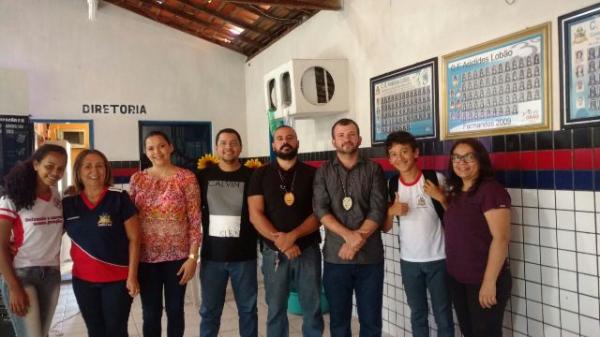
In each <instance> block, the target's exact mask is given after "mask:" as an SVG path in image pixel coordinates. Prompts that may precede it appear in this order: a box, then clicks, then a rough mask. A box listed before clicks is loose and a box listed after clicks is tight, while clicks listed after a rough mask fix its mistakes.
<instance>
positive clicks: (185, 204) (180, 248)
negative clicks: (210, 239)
mask: <svg viewBox="0 0 600 337" xmlns="http://www.w3.org/2000/svg"><path fill="white" fill-rule="evenodd" d="M130 195H131V199H132V200H133V203H134V204H135V206H136V207H137V209H138V212H139V213H138V216H139V218H140V224H141V229H142V236H141V238H142V240H141V241H142V247H141V252H140V262H163V261H174V260H180V259H185V258H187V256H188V255H189V249H190V246H191V245H192V244H200V241H201V240H202V234H201V232H200V188H199V187H198V181H197V180H196V176H195V175H194V174H193V173H192V172H191V171H189V170H186V169H183V168H177V171H176V172H175V174H174V175H172V176H170V177H166V178H157V177H153V176H151V175H150V174H149V173H148V172H147V171H146V170H144V171H141V172H137V173H135V174H134V175H133V176H131V182H130Z"/></svg>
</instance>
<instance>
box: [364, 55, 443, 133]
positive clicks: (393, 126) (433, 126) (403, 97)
mask: <svg viewBox="0 0 600 337" xmlns="http://www.w3.org/2000/svg"><path fill="white" fill-rule="evenodd" d="M370 83H371V85H370V86H371V130H372V131H371V143H372V144H381V143H383V142H384V141H385V139H386V138H387V136H388V135H389V134H390V133H392V132H394V131H408V132H410V133H412V134H413V135H414V136H415V137H416V138H417V139H426V138H436V137H437V130H438V129H437V125H438V123H437V121H438V104H437V94H438V91H437V58H433V59H430V60H427V61H423V62H420V63H417V64H414V65H411V66H408V67H404V68H401V69H397V70H394V71H391V72H389V73H385V74H382V75H379V76H376V77H373V78H371V80H370Z"/></svg>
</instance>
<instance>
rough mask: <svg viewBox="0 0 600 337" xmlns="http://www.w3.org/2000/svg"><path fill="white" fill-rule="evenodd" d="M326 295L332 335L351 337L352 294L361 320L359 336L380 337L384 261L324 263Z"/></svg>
mask: <svg viewBox="0 0 600 337" xmlns="http://www.w3.org/2000/svg"><path fill="white" fill-rule="evenodd" d="M323 284H324V286H325V294H326V295H327V300H328V301H329V308H330V309H329V310H330V314H331V315H330V324H329V328H330V331H331V337H351V336H352V330H351V326H350V322H351V320H352V293H353V292H355V293H356V307H357V310H358V321H359V323H360V334H359V335H360V337H381V327H382V317H381V310H382V302H383V262H382V263H376V264H337V263H328V262H325V270H324V274H323Z"/></svg>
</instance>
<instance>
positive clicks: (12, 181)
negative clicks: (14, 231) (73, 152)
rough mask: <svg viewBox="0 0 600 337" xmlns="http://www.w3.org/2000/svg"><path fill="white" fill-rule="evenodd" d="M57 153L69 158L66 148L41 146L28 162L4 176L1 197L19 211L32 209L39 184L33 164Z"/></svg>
mask: <svg viewBox="0 0 600 337" xmlns="http://www.w3.org/2000/svg"><path fill="white" fill-rule="evenodd" d="M51 152H55V153H58V154H61V155H63V156H65V158H66V157H67V151H66V150H65V148H64V147H62V146H59V145H54V144H44V145H42V146H40V147H39V148H38V149H37V150H36V151H35V152H34V153H33V154H32V155H31V157H29V158H28V159H27V160H25V161H24V162H20V163H17V165H15V166H13V168H12V169H10V171H9V172H8V174H7V175H6V176H4V186H3V187H2V188H1V189H0V196H7V197H8V198H10V200H11V201H12V202H14V203H15V206H16V207H17V211H19V210H21V209H23V208H30V207H31V206H33V204H34V203H35V200H36V198H37V195H36V188H37V184H38V179H37V173H36V171H35V170H34V169H33V162H40V161H42V160H44V158H46V156H47V155H48V154H50V153H51Z"/></svg>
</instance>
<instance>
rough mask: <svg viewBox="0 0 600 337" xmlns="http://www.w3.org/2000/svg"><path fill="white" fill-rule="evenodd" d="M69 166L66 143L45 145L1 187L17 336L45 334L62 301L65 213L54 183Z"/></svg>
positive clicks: (4, 264) (1, 258)
mask: <svg viewBox="0 0 600 337" xmlns="http://www.w3.org/2000/svg"><path fill="white" fill-rule="evenodd" d="M66 165H67V152H66V151H65V149H64V148H63V147H61V146H58V145H53V144H45V145H42V146H41V147H40V148H38V150H37V151H35V153H34V154H33V155H32V156H31V157H30V158H29V159H28V160H26V161H25V162H23V163H19V164H17V165H16V166H15V167H13V168H12V169H11V170H10V172H9V173H8V174H7V175H6V176H5V177H4V187H3V188H2V189H1V190H0V274H2V277H1V278H0V288H1V291H2V299H3V300H4V305H5V306H6V307H7V308H8V310H9V315H10V319H11V321H12V324H13V327H14V330H15V332H16V334H17V336H18V337H43V336H47V335H48V331H49V330H50V323H51V322H52V316H53V315H54V309H55V308H56V303H57V302H58V293H59V289H60V268H59V255H60V242H61V237H62V233H63V214H62V207H61V200H60V196H59V195H58V191H57V189H56V187H55V186H56V183H57V182H58V181H59V180H60V179H61V178H62V176H63V174H64V172H65V167H66ZM11 245H12V246H14V247H15V248H16V254H15V255H14V256H13V255H12V254H11V250H10V246H11Z"/></svg>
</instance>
